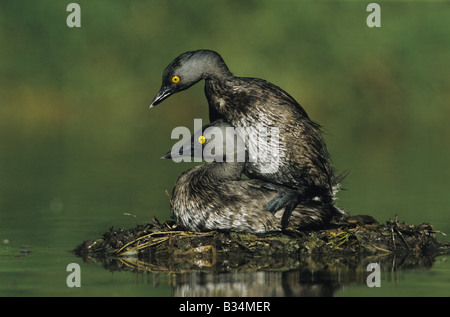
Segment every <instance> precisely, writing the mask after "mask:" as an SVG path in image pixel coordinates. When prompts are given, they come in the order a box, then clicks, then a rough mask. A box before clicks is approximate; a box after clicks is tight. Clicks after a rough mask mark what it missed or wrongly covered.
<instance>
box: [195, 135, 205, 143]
mask: <svg viewBox="0 0 450 317" xmlns="http://www.w3.org/2000/svg"><path fill="white" fill-rule="evenodd" d="M197 140H198V143H200V144H203V143H205V142H206V138H205V137H204V136H203V135H201V136H199V137H198V139H197Z"/></svg>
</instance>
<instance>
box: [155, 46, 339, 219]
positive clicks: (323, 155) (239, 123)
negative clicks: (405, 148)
mask: <svg viewBox="0 0 450 317" xmlns="http://www.w3.org/2000/svg"><path fill="white" fill-rule="evenodd" d="M202 79H204V80H205V94H206V98H207V100H208V103H209V111H210V112H209V115H210V120H211V122H213V121H215V120H217V119H224V120H226V121H227V122H228V123H230V124H231V125H232V126H234V127H243V128H246V129H249V130H250V131H251V133H250V134H251V135H258V134H259V133H260V132H259V127H261V126H262V127H264V128H266V129H267V130H268V131H273V130H275V131H277V132H278V141H277V142H272V143H270V144H269V143H268V144H262V143H261V144H260V143H255V138H249V140H248V144H249V147H248V153H249V157H251V158H257V159H256V160H254V161H252V160H249V161H248V162H247V164H246V165H245V167H244V173H245V175H247V176H248V177H250V178H257V179H260V180H264V181H266V182H270V183H273V184H278V185H283V186H285V187H286V188H287V189H286V191H285V192H284V193H283V195H281V194H280V195H278V196H277V197H276V198H275V199H274V200H272V201H270V203H268V204H267V206H266V208H267V209H268V210H271V211H272V212H275V211H277V210H279V209H280V208H282V207H287V208H286V214H285V216H284V220H283V224H284V225H287V221H288V219H289V215H290V212H291V211H292V210H293V208H294V207H295V206H296V205H297V204H298V203H300V202H304V201H308V200H320V201H322V202H324V203H331V202H332V201H333V200H334V199H335V192H336V189H337V188H338V183H339V181H340V178H339V177H336V176H335V175H334V173H333V169H332V167H331V162H330V158H329V154H328V152H327V149H326V145H325V142H324V140H323V138H322V134H321V128H320V125H319V124H317V123H315V122H313V121H312V120H310V118H309V117H308V115H307V113H306V112H305V110H304V109H303V108H302V107H301V106H300V104H298V103H297V102H296V101H295V99H294V98H292V97H291V96H290V95H289V94H288V93H287V92H285V91H284V90H282V89H281V88H279V87H277V86H275V85H273V84H271V83H269V82H267V81H265V80H262V79H258V78H248V77H236V76H233V74H232V73H231V72H230V70H229V69H228V67H227V66H226V64H225V62H224V61H223V59H222V57H221V56H220V55H219V54H218V53H216V52H214V51H211V50H197V51H190V52H186V53H184V54H181V55H180V56H178V57H177V58H176V59H175V60H174V61H173V62H172V63H170V64H169V65H168V66H167V67H166V69H165V70H164V73H163V82H162V86H161V89H160V91H159V93H158V94H157V96H156V97H155V98H154V100H153V102H152V104H151V107H153V106H155V105H157V104H159V103H160V102H161V101H163V100H164V99H165V98H167V97H169V96H170V95H172V94H174V93H176V92H179V91H182V90H184V89H187V88H189V87H191V86H192V85H194V84H195V83H197V82H198V81H200V80H202ZM247 131H248V130H247ZM242 137H243V138H244V136H242ZM261 153H266V154H265V155H263V156H262V155H261ZM274 153H276V155H274ZM267 167H269V168H267ZM288 188H290V189H291V190H290V191H289V190H288Z"/></svg>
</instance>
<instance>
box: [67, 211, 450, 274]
mask: <svg viewBox="0 0 450 317" xmlns="http://www.w3.org/2000/svg"><path fill="white" fill-rule="evenodd" d="M437 234H440V232H438V231H436V230H435V229H434V228H433V226H432V225H430V224H428V223H423V224H420V225H409V224H407V223H404V222H399V221H398V220H397V219H394V220H392V219H390V220H388V221H387V222H386V223H385V224H380V223H378V222H376V221H375V220H374V219H373V218H372V217H370V216H349V217H348V218H346V219H345V220H342V221H341V222H340V223H338V224H335V226H334V227H333V228H330V229H326V230H320V231H311V232H287V233H279V232H277V233H269V234H249V233H237V232H219V231H209V232H190V231H186V230H184V229H183V228H181V227H180V226H178V225H177V224H175V223H174V222H171V221H168V222H165V223H160V222H159V221H158V220H157V219H156V218H153V223H152V224H146V225H136V227H134V228H130V229H127V230H124V229H117V230H114V229H112V228H111V229H110V230H109V231H108V232H106V233H105V234H103V236H102V237H101V238H99V239H97V240H87V241H84V242H83V243H81V244H80V245H78V246H77V247H76V248H75V250H74V252H75V254H77V255H78V256H80V257H83V258H84V259H85V261H86V262H101V263H102V264H103V266H104V267H105V268H108V269H110V270H131V271H141V272H144V271H147V272H148V271H150V272H177V273H182V272H194V271H213V272H229V271H231V270H239V271H243V272H246V271H260V270H265V271H268V270H276V271H280V270H281V271H285V270H292V269H307V270H323V269H330V268H351V267H353V268H354V267H357V266H360V265H361V263H366V262H367V263H371V262H375V261H377V262H386V263H389V265H393V263H395V266H396V268H398V266H400V265H401V266H403V267H411V266H412V267H431V265H432V263H433V261H434V258H435V257H436V256H437V255H442V254H448V253H449V251H450V244H449V243H447V242H442V241H438V240H437V238H436V235H437ZM442 234H443V233H442Z"/></svg>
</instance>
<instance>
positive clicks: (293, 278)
mask: <svg viewBox="0 0 450 317" xmlns="http://www.w3.org/2000/svg"><path fill="white" fill-rule="evenodd" d="M435 257H436V255H432V254H430V255H425V254H421V255H404V256H398V255H393V254H389V255H384V256H370V257H361V256H358V257H354V256H351V255H349V256H348V257H346V258H340V259H336V260H335V261H334V262H333V261H331V262H329V263H327V264H325V263H320V261H319V262H315V260H316V259H315V260H313V259H312V258H308V259H302V260H301V261H299V262H298V263H301V264H298V266H297V267H296V268H293V269H288V270H270V269H267V266H266V268H265V269H258V267H253V268H249V267H248V266H245V264H244V263H243V265H242V266H241V267H233V268H231V267H229V268H228V269H227V264H226V262H227V260H226V259H220V260H219V261H216V262H215V263H214V264H213V265H211V262H208V261H203V262H202V263H203V264H204V266H201V265H199V264H200V262H197V263H196V265H197V266H196V267H197V268H196V269H195V270H194V269H193V270H190V269H185V270H181V269H175V267H176V265H175V266H174V267H171V266H165V265H159V264H158V263H156V262H155V261H154V259H150V258H149V259H142V258H139V257H137V256H136V257H127V258H120V257H109V258H102V259H99V258H93V257H92V256H88V257H85V258H84V260H85V262H91V263H93V262H96V263H98V262H101V263H102V265H103V267H104V268H105V269H108V270H110V271H132V272H138V273H152V275H153V279H152V280H153V282H152V283H153V284H155V283H156V284H159V283H167V284H169V285H170V286H171V287H172V288H173V291H172V296H174V297H230V296H231V297H299V296H315V297H316V296H333V295H335V293H336V292H337V291H338V290H340V289H342V288H343V287H344V286H346V285H364V286H366V285H367V279H368V277H369V275H370V274H371V273H372V271H371V270H369V271H368V270H367V266H368V264H369V263H377V264H378V265H379V267H380V269H381V272H380V273H381V274H382V275H383V280H385V279H386V276H387V279H388V280H391V281H395V282H397V280H398V273H399V271H401V270H407V269H408V270H409V269H420V270H429V269H431V268H432V266H433V264H434V262H435ZM180 260H181V259H180ZM328 260H329V259H328ZM258 266H259V267H260V268H264V267H265V266H264V263H258ZM185 267H186V266H185ZM319 267H320V269H315V268H319Z"/></svg>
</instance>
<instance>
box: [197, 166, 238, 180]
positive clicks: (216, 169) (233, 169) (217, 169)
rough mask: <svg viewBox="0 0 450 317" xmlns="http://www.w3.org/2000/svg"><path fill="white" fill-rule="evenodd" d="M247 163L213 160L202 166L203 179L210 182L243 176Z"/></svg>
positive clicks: (236, 178)
mask: <svg viewBox="0 0 450 317" xmlns="http://www.w3.org/2000/svg"><path fill="white" fill-rule="evenodd" d="M244 166H245V163H241V162H212V163H208V164H204V165H202V166H201V172H200V171H199V172H200V173H201V174H202V175H201V181H202V182H205V181H206V182H208V183H210V184H212V183H216V182H222V181H227V180H238V179H240V178H241V175H242V172H243V170H244Z"/></svg>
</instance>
